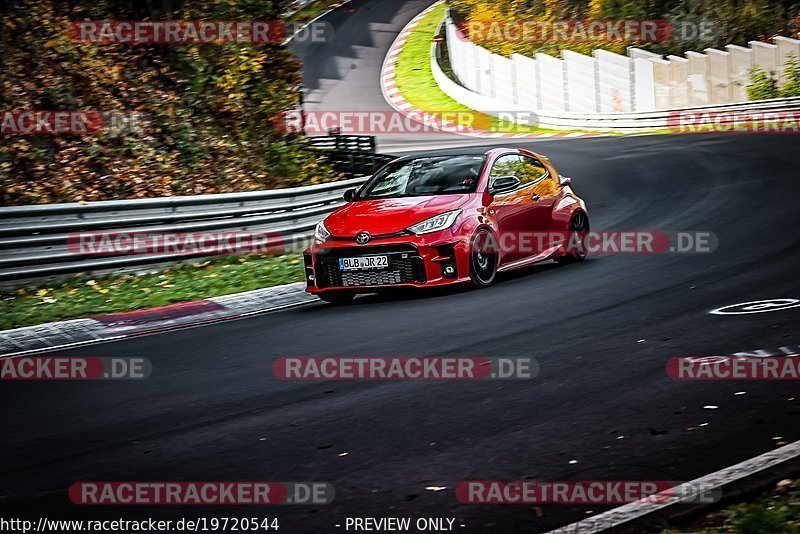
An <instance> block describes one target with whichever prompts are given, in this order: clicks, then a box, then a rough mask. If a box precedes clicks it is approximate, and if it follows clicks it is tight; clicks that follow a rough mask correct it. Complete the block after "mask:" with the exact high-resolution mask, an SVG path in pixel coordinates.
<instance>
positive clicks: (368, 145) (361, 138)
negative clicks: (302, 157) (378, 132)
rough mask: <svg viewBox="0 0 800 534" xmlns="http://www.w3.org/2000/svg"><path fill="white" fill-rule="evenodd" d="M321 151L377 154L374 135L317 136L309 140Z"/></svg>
mask: <svg viewBox="0 0 800 534" xmlns="http://www.w3.org/2000/svg"><path fill="white" fill-rule="evenodd" d="M307 139H308V141H309V143H311V146H313V147H314V148H318V149H320V150H339V151H354V152H371V153H373V154H374V153H375V136H374V135H316V136H313V137H308V138H307Z"/></svg>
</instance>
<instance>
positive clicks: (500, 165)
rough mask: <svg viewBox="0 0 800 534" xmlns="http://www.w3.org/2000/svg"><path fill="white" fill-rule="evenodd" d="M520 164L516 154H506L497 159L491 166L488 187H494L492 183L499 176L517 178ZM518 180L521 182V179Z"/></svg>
mask: <svg viewBox="0 0 800 534" xmlns="http://www.w3.org/2000/svg"><path fill="white" fill-rule="evenodd" d="M521 163H522V162H521V161H520V158H519V156H517V155H516V154H507V155H505V156H500V157H499V158H497V160H495V162H494V165H493V166H492V172H491V173H489V186H490V187H491V186H492V185H494V181H495V180H497V179H498V178H500V177H501V176H517V174H518V172H519V169H520V167H521ZM518 178H520V180H522V178H521V177H518Z"/></svg>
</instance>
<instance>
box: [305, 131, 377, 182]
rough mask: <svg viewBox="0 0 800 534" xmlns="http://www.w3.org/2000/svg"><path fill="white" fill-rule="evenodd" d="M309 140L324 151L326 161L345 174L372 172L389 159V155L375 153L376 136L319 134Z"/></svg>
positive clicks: (353, 174)
mask: <svg viewBox="0 0 800 534" xmlns="http://www.w3.org/2000/svg"><path fill="white" fill-rule="evenodd" d="M308 140H309V142H310V143H311V146H313V147H314V148H317V149H319V150H321V151H322V152H323V153H324V155H325V161H326V163H329V164H330V165H332V166H333V168H334V170H336V171H337V172H340V173H342V174H344V175H345V176H349V177H352V176H361V175H364V174H370V173H371V172H372V171H373V170H374V169H375V168H377V167H379V166H381V165H383V164H384V163H385V162H386V161H387V159H386V158H387V156H385V155H384V154H376V153H375V137H374V136H370V135H327V136H325V135H319V136H314V137H309V138H308Z"/></svg>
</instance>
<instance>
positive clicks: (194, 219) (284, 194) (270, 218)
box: [0, 151, 394, 281]
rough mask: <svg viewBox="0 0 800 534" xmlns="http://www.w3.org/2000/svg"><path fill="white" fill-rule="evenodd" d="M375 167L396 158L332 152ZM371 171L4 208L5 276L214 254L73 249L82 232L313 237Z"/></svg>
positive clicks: (0, 276) (0, 259)
mask: <svg viewBox="0 0 800 534" xmlns="http://www.w3.org/2000/svg"><path fill="white" fill-rule="evenodd" d="M331 156H332V157H336V158H343V157H347V158H349V159H347V160H346V161H345V164H347V165H349V166H350V168H351V169H353V170H359V171H361V172H362V174H370V173H372V172H374V171H375V170H377V167H378V166H380V165H382V164H383V163H385V162H387V161H390V160H392V159H394V157H393V156H388V155H382V154H370V153H364V154H349V155H347V156H343V155H341V154H340V153H338V152H334V151H332V152H331ZM366 179H367V178H366V177H364V176H361V177H357V178H350V179H347V180H341V181H338V182H331V183H325V184H320V185H313V186H303V187H293V188H288V189H276V190H271V191H254V192H246V193H226V194H216V195H198V196H183V197H167V198H152V199H136V200H115V201H101V202H88V203H78V202H75V203H67V204H40V205H33V206H12V207H5V208H0V281H8V280H21V279H29V278H40V277H46V276H52V275H61V274H74V273H84V272H92V271H106V270H112V269H121V268H128V267H131V266H139V265H155V264H163V263H165V262H169V261H177V260H184V259H187V258H192V257H202V256H208V254H207V253H206V254H203V253H197V254H182V253H178V254H171V255H169V254H150V255H129V256H120V255H96V254H93V255H91V256H81V255H78V254H76V253H75V252H73V251H72V250H70V248H69V246H68V239H69V237H70V234H72V233H75V232H95V231H103V232H114V233H125V232H127V233H130V232H138V233H153V234H155V233H166V232H179V233H184V232H203V231H245V232H257V231H261V232H269V233H270V234H272V233H275V234H276V235H280V236H283V237H284V238H285V239H287V240H289V239H291V240H292V241H293V242H296V241H297V240H304V239H308V238H309V237H310V236H311V235H313V232H314V227H315V226H316V224H317V222H319V221H320V220H322V219H323V218H324V216H325V215H327V214H328V213H330V212H332V211H333V210H334V209H336V208H337V207H339V206H341V205H342V204H343V203H344V202H343V200H342V194H343V192H344V191H345V190H346V189H348V188H352V187H357V186H359V185H361V184H362V183H364V182H365V181H366Z"/></svg>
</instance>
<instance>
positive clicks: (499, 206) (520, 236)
mask: <svg viewBox="0 0 800 534" xmlns="http://www.w3.org/2000/svg"><path fill="white" fill-rule="evenodd" d="M502 176H515V177H517V178H519V180H520V184H519V186H518V187H517V188H516V189H514V190H513V191H507V192H504V193H497V194H495V195H494V197H493V198H492V203H491V205H490V206H489V209H490V214H491V215H492V216H493V217H494V219H495V222H496V223H497V227H498V236H497V238H498V245H499V247H500V263H501V264H506V263H510V262H513V261H517V260H519V259H522V258H524V257H525V256H527V255H529V252H528V251H526V250H525V247H524V246H521V245H524V243H522V241H523V240H524V236H525V235H526V234H528V233H530V232H531V231H532V229H533V212H532V210H533V208H534V207H535V204H536V202H537V200H536V199H535V195H534V192H533V189H532V188H531V186H532V179H533V175H532V174H531V172H530V169H529V168H528V167H527V166H526V163H525V161H524V160H523V156H521V155H520V154H505V155H502V156H500V157H498V158H497V159H496V160H495V162H494V164H493V165H492V169H491V171H490V173H489V187H490V188H491V186H492V185H493V184H494V181H495V180H497V179H498V178H500V177H502Z"/></svg>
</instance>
